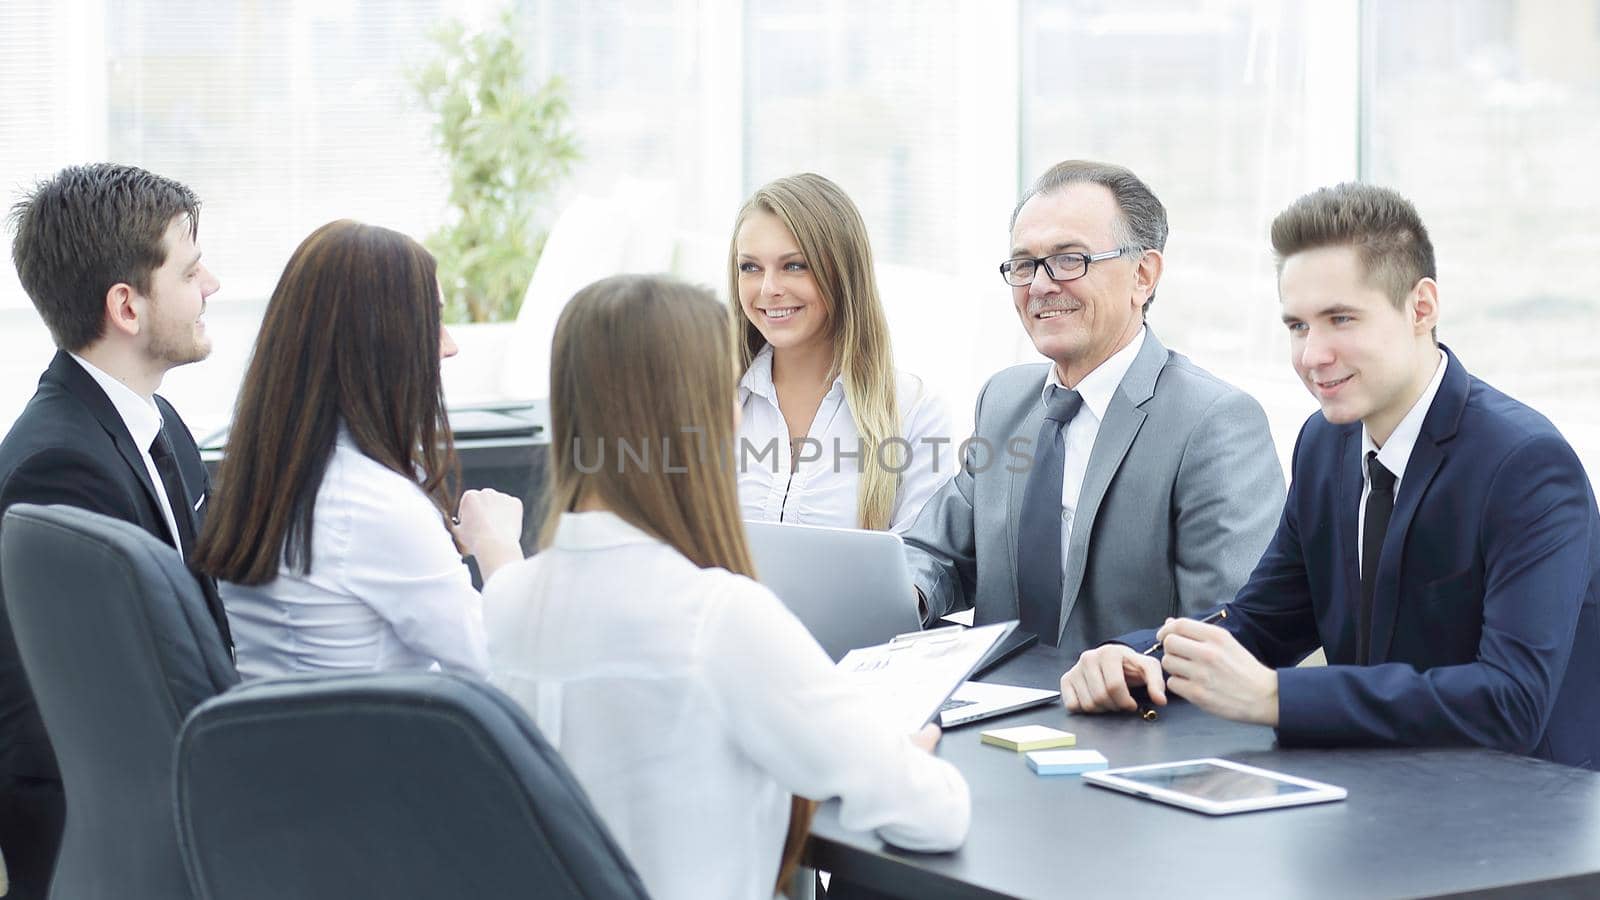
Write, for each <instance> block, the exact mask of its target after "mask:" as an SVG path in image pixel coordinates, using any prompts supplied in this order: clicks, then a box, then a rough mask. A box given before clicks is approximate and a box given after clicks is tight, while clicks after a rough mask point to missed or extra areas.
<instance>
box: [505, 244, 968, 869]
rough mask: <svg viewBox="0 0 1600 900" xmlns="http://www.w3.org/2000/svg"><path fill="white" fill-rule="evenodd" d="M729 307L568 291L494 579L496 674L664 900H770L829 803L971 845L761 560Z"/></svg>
mask: <svg viewBox="0 0 1600 900" xmlns="http://www.w3.org/2000/svg"><path fill="white" fill-rule="evenodd" d="M726 317H727V313H726V311H725V309H724V308H723V306H722V305H721V304H719V303H718V302H717V301H716V300H715V299H714V298H712V297H711V295H710V294H709V293H707V292H706V291H703V290H701V289H699V288H692V287H689V286H687V285H683V284H681V283H678V282H675V281H671V280H669V279H665V278H656V277H643V276H618V277H615V278H609V279H606V280H604V281H600V282H596V283H595V284H592V285H590V286H589V287H587V288H584V289H583V290H582V291H579V292H578V294H577V295H576V296H575V297H573V298H572V301H571V302H570V303H568V304H567V307H566V309H565V310H564V311H563V312H562V314H561V318H560V320H559V322H558V323H557V325H556V333H555V340H554V343H553V347H552V352H551V364H550V416H551V426H552V427H551V445H550V494H549V496H550V505H549V508H550V515H549V518H548V520H547V521H546V523H545V528H544V532H543V535H542V541H541V547H542V549H541V552H540V553H539V554H538V555H536V556H533V557H531V558H529V559H527V560H525V561H523V562H519V563H514V564H512V565H510V566H507V567H506V568H505V569H503V570H502V571H501V572H500V574H498V575H496V576H495V577H494V579H493V580H491V581H490V582H489V583H488V584H487V585H486V587H485V590H484V615H485V619H486V622H487V628H488V633H489V660H490V670H491V671H490V680H491V681H493V682H494V683H496V684H498V685H499V686H500V687H502V688H503V689H504V690H506V691H507V692H508V693H509V694H510V695H511V696H512V697H514V698H515V699H516V700H517V701H518V702H519V703H521V704H522V705H523V706H525V707H526V708H527V709H528V710H529V712H530V713H531V715H532V716H533V718H534V720H535V721H536V722H537V723H538V725H539V729H540V731H541V732H542V733H543V734H544V735H545V736H546V737H547V738H549V739H550V741H551V743H553V744H554V745H555V746H556V747H557V749H559V750H560V752H561V755H562V756H563V758H564V759H565V760H566V761H567V763H568V765H570V766H571V767H572V770H573V772H574V773H575V774H576V775H577V777H578V780H579V782H580V783H582V784H583V787H584V789H585V791H586V792H587V793H588V795H589V798H590V800H591V801H593V803H594V805H595V808H596V809H597V810H598V811H599V813H600V816H601V817H602V818H603V819H605V820H606V822H607V824H608V825H609V826H610V828H611V831H612V834H613V835H615V837H616V838H617V840H618V842H619V843H620V844H621V846H622V847H623V849H624V850H625V851H626V852H627V854H628V856H629V858H630V859H631V860H632V862H633V864H634V866H635V867H636V868H637V869H638V872H639V874H640V877H641V878H642V879H643V881H644V883H645V886H646V887H647V888H648V889H649V893H650V895H651V896H652V897H654V898H656V900H677V898H699V897H759V896H763V895H766V896H770V895H771V894H772V893H774V890H775V887H776V886H778V885H781V884H784V883H786V879H787V877H788V875H789V874H790V873H792V871H793V867H794V866H795V864H796V863H797V861H798V857H799V852H800V848H801V846H802V844H803V843H804V841H805V837H806V834H807V831H808V829H809V820H810V814H811V810H812V805H811V802H810V801H814V800H823V799H827V798H830V797H839V798H840V799H841V801H842V806H841V808H840V816H841V819H842V820H843V821H844V823H845V824H846V825H847V826H851V827H856V828H873V829H876V830H877V831H878V833H879V834H880V835H881V836H882V837H883V839H884V840H886V841H890V842H892V843H895V844H898V845H900V846H903V847H908V848H911V849H919V850H948V849H953V848H954V847H956V846H958V845H959V844H960V843H961V841H962V840H963V839H964V838H965V835H966V831H967V823H968V819H969V815H970V810H969V799H968V795H967V787H966V783H965V782H964V781H962V779H961V776H960V774H959V773H958V772H956V770H955V769H954V768H953V767H952V766H950V765H949V764H948V763H946V762H944V761H943V760H940V759H937V758H935V757H933V756H932V755H931V754H930V753H928V752H925V751H929V750H931V749H932V748H933V746H934V744H935V743H936V742H937V740H938V736H939V731H938V729H937V728H936V727H934V726H931V725H930V726H928V727H927V728H926V729H924V730H923V731H922V732H919V733H918V734H917V735H914V736H909V735H904V734H896V733H893V732H892V731H889V730H887V729H886V728H885V727H884V725H883V724H882V723H881V722H880V721H879V720H878V718H877V717H876V716H875V713H874V710H873V709H872V708H870V707H869V706H867V705H866V704H865V702H864V701H863V699H862V698H861V697H860V695H859V693H858V692H857V691H855V690H853V689H852V686H851V685H850V684H849V683H848V682H847V680H846V679H845V678H844V677H843V676H842V675H840V674H839V673H838V672H837V671H836V670H835V669H834V667H833V665H832V663H831V662H830V660H829V659H828V656H827V654H826V653H824V652H823V650H822V648H821V647H820V646H818V645H817V642H816V641H815V640H814V639H813V638H812V637H811V635H810V634H809V633H808V632H807V631H806V630H805V627H804V626H803V625H801V624H800V622H799V621H798V620H797V619H795V618H794V616H793V615H792V614H790V613H789V612H788V610H787V609H785V608H784V606H783V604H782V603H781V602H780V601H779V600H778V599H777V597H775V596H774V595H773V594H772V593H771V592H770V591H768V590H767V589H766V588H764V587H762V586H761V585H760V584H757V583H756V582H755V581H754V580H752V579H751V578H750V577H749V576H750V575H751V573H752V571H753V568H752V566H751V563H750V555H749V551H748V549H747V548H746V546H745V536H744V529H743V526H742V524H741V522H740V520H739V508H738V499H737V495H736V493H737V492H736V488H735V485H734V474H733V470H732V467H731V465H730V462H731V460H730V458H729V456H730V452H731V449H732V444H733V438H734V428H735V425H734V420H735V417H736V410H735V407H734V397H735V391H734V372H733V356H732V353H731V349H730V347H729V329H728V328H727V324H726Z"/></svg>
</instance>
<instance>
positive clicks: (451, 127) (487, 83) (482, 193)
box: [412, 8, 578, 322]
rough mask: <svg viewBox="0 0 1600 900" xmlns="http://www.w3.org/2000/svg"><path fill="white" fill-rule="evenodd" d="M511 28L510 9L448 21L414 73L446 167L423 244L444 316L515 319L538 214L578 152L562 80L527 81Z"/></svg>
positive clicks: (534, 256)
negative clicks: (434, 265)
mask: <svg viewBox="0 0 1600 900" xmlns="http://www.w3.org/2000/svg"><path fill="white" fill-rule="evenodd" d="M518 33H519V31H518V26H517V18H516V16H515V14H514V12H513V11H512V10H511V9H509V8H508V9H506V10H505V11H503V12H502V13H501V14H500V16H499V17H498V19H496V20H495V22H494V24H492V25H491V26H489V27H487V28H485V29H483V30H481V31H478V32H475V33H469V32H468V31H467V29H466V28H465V27H464V26H463V25H462V23H460V22H459V21H452V22H450V23H448V24H446V25H444V26H442V27H441V28H439V29H438V30H437V31H435V32H434V34H433V43H434V44H435V46H436V47H437V48H438V53H437V55H436V56H435V57H434V58H433V59H432V60H431V61H429V62H428V63H427V64H426V65H424V66H423V67H421V68H420V69H418V70H417V71H416V72H415V73H413V76H412V83H413V86H414V87H415V89H416V91H417V94H418V96H419V97H420V98H421V100H422V103H423V105H424V106H425V107H426V108H427V109H428V110H429V111H430V112H432V113H433V115H434V117H435V119H434V127H433V134H434V139H435V142H436V143H437V146H438V147H439V149H440V151H441V152H442V153H443V155H444V157H445V160H446V162H447V164H448V167H449V175H450V193H449V198H448V204H449V207H450V215H449V220H448V221H447V223H446V224H445V225H444V226H443V227H441V228H439V229H438V230H437V231H435V232H434V233H433V234H432V235H430V236H429V237H428V238H427V239H426V240H425V241H424V244H425V245H426V246H427V248H428V250H429V251H431V252H432V253H433V255H434V257H435V258H436V259H437V260H438V262H439V282H440V285H441V286H442V288H443V290H444V298H445V317H446V320H447V321H451V322H493V321H500V320H507V319H512V318H515V317H516V315H517V309H518V307H520V306H521V304H522V297H523V294H524V292H525V291H526V290H527V287H528V282H529V280H530V279H531V278H532V277H533V270H534V267H535V266H536V265H537V264H538V261H539V253H540V251H541V250H542V249H543V246H544V240H545V236H546V231H545V229H544V227H543V224H542V223H541V221H540V216H539V213H540V212H541V210H542V209H543V208H544V206H545V204H547V203H548V202H549V201H550V200H551V198H552V195H553V194H554V191H555V189H556V187H557V186H558V185H559V184H560V182H561V180H562V179H563V178H564V177H565V176H566V175H567V174H568V173H569V172H570V171H571V169H572V164H573V162H574V161H576V160H577V159H578V146H577V141H576V139H575V137H574V135H573V134H572V132H571V130H570V129H569V118H570V108H569V107H568V105H567V95H566V88H565V86H564V85H563V83H562V82H561V80H560V79H559V78H551V79H549V80H547V81H545V82H543V83H542V84H535V83H534V79H533V78H532V76H531V75H530V73H529V71H528V65H527V60H526V57H525V55H524V54H523V51H522V47H521V45H520V44H519V43H518V40H517V36H518Z"/></svg>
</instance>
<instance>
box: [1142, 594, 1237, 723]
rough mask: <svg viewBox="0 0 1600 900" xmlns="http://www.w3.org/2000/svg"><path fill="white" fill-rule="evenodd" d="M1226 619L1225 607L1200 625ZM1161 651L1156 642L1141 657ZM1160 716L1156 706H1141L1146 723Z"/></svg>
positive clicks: (1144, 704)
mask: <svg viewBox="0 0 1600 900" xmlns="http://www.w3.org/2000/svg"><path fill="white" fill-rule="evenodd" d="M1226 618H1228V608H1227V607H1226V606H1224V607H1222V608H1221V609H1219V610H1217V611H1216V612H1214V613H1212V614H1211V615H1209V616H1206V617H1205V618H1204V619H1201V620H1200V624H1202V625H1215V624H1217V623H1218V622H1221V621H1223V620H1224V619H1226ZM1160 649H1161V642H1160V641H1156V642H1155V643H1154V644H1151V645H1150V648H1149V649H1148V650H1146V651H1144V653H1143V654H1141V655H1142V656H1151V655H1153V654H1154V653H1155V652H1156V651H1157V650H1160ZM1158 716H1160V713H1158V712H1156V708H1155V707H1154V706H1151V705H1149V704H1147V703H1141V704H1139V718H1141V719H1144V720H1145V721H1146V722H1154V721H1155V720H1156V718H1157V717H1158Z"/></svg>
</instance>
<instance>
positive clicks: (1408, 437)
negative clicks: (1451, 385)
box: [1361, 350, 1448, 484]
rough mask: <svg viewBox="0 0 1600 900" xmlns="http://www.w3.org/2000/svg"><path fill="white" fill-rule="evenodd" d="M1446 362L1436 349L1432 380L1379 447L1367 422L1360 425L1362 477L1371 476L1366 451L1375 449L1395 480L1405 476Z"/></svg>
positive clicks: (1437, 390)
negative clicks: (1437, 356) (1437, 362)
mask: <svg viewBox="0 0 1600 900" xmlns="http://www.w3.org/2000/svg"><path fill="white" fill-rule="evenodd" d="M1447 363H1448V359H1447V357H1446V356H1445V355H1444V351H1443V350H1440V351H1439V364H1438V365H1437V366H1436V367H1434V370H1433V380H1432V381H1430V382H1428V389H1427V390H1425V391H1423V392H1422V396H1421V397H1418V398H1417V402H1416V403H1413V404H1412V405H1411V409H1410V411H1408V412H1407V413H1406V416H1405V418H1403V419H1401V420H1400V424H1399V425H1396V426H1395V427H1394V433H1392V434H1390V435H1389V439H1388V440H1387V441H1384V442H1383V446H1382V447H1379V446H1378V445H1377V444H1374V443H1373V442H1372V434H1371V433H1370V432H1368V431H1367V426H1366V425H1364V424H1363V425H1362V426H1361V477H1362V479H1363V480H1368V479H1370V478H1371V477H1372V476H1371V473H1369V472H1368V471H1367V463H1366V459H1367V454H1368V453H1371V452H1373V451H1377V453H1378V462H1380V463H1382V464H1383V467H1384V468H1385V469H1388V470H1389V471H1390V472H1393V473H1394V480H1395V483H1396V484H1399V483H1400V480H1401V479H1402V478H1404V477H1405V474H1406V463H1407V462H1409V461H1410V459H1411V449H1412V448H1413V447H1415V446H1416V445H1417V438H1418V437H1420V436H1421V435H1422V421H1423V420H1424V419H1426V418H1427V417H1428V408H1429V407H1431V406H1433V398H1434V395H1436V394H1438V393H1439V385H1440V384H1441V383H1443V381H1444V370H1445V368H1446V364H1447Z"/></svg>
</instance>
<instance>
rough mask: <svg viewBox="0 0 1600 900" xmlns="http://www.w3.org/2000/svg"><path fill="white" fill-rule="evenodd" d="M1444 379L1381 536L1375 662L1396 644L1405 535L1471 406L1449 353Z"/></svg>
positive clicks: (1461, 371)
mask: <svg viewBox="0 0 1600 900" xmlns="http://www.w3.org/2000/svg"><path fill="white" fill-rule="evenodd" d="M1445 353H1446V357H1447V360H1446V364H1445V373H1444V379H1443V380H1442V381H1441V382H1440V383H1439V392H1438V393H1437V394H1435V395H1434V397H1433V405H1432V406H1431V407H1430V408H1429V409H1428V412H1427V415H1426V416H1424V418H1423V420H1422V430H1421V432H1420V433H1419V434H1418V435H1417V442H1416V444H1415V445H1414V446H1412V448H1411V457H1410V458H1409V459H1407V460H1406V473H1405V478H1404V480H1403V481H1401V482H1400V489H1399V493H1398V494H1397V495H1396V496H1395V499H1394V513H1393V514H1392V515H1391V516H1390V518H1389V530H1388V532H1387V533H1385V534H1384V537H1383V552H1382V553H1381V554H1380V555H1379V557H1378V581H1377V584H1376V585H1374V587H1373V592H1372V661H1373V662H1375V663H1376V662H1382V661H1384V660H1387V659H1388V658H1389V645H1390V644H1391V642H1393V640H1394V621H1395V616H1396V615H1398V614H1399V612H1400V600H1401V597H1400V570H1401V569H1402V568H1403V567H1404V565H1405V544H1406V532H1407V531H1409V530H1410V529H1411V522H1412V520H1413V519H1415V518H1416V515H1417V507H1418V506H1420V505H1421V503H1422V498H1423V496H1424V495H1426V494H1427V492H1428V486H1429V485H1430V484H1432V482H1433V479H1434V476H1436V475H1437V474H1438V473H1439V468H1440V466H1442V465H1443V464H1444V460H1445V456H1446V453H1445V448H1444V446H1443V445H1444V444H1445V443H1446V442H1447V441H1449V440H1450V439H1451V438H1453V437H1455V434H1456V426H1457V425H1458V424H1459V422H1460V421H1461V412H1462V410H1463V409H1464V408H1465V407H1466V405H1467V390H1468V388H1469V387H1470V386H1471V383H1470V379H1469V378H1468V377H1467V371H1466V369H1463V368H1462V367H1461V363H1459V362H1457V361H1456V358H1455V356H1454V355H1453V354H1451V353H1450V352H1449V351H1448V350H1446V351H1445Z"/></svg>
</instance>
